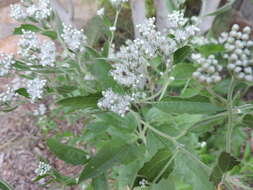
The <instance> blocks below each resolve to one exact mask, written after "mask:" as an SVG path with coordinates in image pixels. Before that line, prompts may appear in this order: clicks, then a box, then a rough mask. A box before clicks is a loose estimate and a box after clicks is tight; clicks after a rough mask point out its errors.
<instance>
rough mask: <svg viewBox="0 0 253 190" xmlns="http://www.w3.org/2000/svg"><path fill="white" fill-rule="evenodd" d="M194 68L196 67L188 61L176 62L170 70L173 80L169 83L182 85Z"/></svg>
mask: <svg viewBox="0 0 253 190" xmlns="http://www.w3.org/2000/svg"><path fill="white" fill-rule="evenodd" d="M195 70H196V68H194V67H193V64H190V63H179V64H176V65H175V67H174V69H173V71H172V76H173V77H175V80H174V81H173V82H172V83H171V86H184V85H185V83H186V82H187V80H188V79H189V78H191V77H192V73H193V72H194V71H195Z"/></svg>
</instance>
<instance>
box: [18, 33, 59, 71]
mask: <svg viewBox="0 0 253 190" xmlns="http://www.w3.org/2000/svg"><path fill="white" fill-rule="evenodd" d="M18 46H19V50H18V54H19V55H20V56H21V57H22V59H24V60H25V61H26V62H27V64H28V65H41V66H51V67H53V66H54V63H55V59H56V46H55V43H54V42H53V41H50V40H44V41H42V42H40V41H39V39H38V36H37V35H36V33H34V32H31V31H23V35H22V36H21V39H20V40H19V42H18Z"/></svg>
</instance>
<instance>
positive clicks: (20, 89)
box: [16, 88, 30, 98]
mask: <svg viewBox="0 0 253 190" xmlns="http://www.w3.org/2000/svg"><path fill="white" fill-rule="evenodd" d="M16 93H18V94H19V95H21V96H24V97H26V98H29V97H30V95H29V93H28V92H27V90H26V89H25V88H19V89H18V90H16Z"/></svg>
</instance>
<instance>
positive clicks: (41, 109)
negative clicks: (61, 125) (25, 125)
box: [33, 104, 47, 116]
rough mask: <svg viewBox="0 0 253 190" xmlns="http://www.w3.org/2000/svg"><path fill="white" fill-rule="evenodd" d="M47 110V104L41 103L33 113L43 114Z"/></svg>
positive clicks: (36, 114)
mask: <svg viewBox="0 0 253 190" xmlns="http://www.w3.org/2000/svg"><path fill="white" fill-rule="evenodd" d="M46 112H47V107H46V106H45V104H39V107H38V109H36V110H34V113H33V115H35V116H42V115H44V114H45V113H46Z"/></svg>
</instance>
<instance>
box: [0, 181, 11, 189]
mask: <svg viewBox="0 0 253 190" xmlns="http://www.w3.org/2000/svg"><path fill="white" fill-rule="evenodd" d="M0 189H1V190H12V187H11V186H10V185H8V184H7V183H6V182H4V181H3V180H1V179H0Z"/></svg>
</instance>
